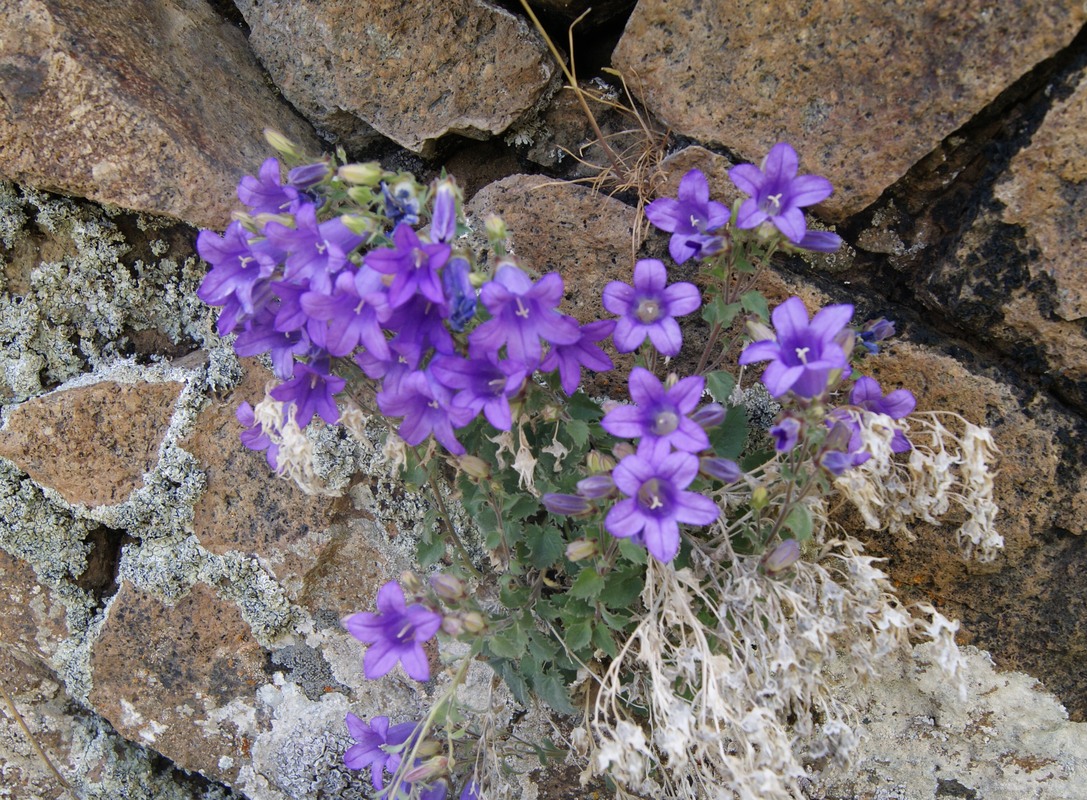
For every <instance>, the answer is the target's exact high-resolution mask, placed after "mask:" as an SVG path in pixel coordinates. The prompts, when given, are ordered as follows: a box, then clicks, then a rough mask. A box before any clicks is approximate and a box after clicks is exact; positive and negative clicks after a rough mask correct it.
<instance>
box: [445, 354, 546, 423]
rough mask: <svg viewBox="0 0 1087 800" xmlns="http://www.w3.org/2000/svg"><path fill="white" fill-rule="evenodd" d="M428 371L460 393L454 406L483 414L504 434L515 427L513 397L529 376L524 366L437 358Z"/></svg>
mask: <svg viewBox="0 0 1087 800" xmlns="http://www.w3.org/2000/svg"><path fill="white" fill-rule="evenodd" d="M427 369H429V370H430V371H431V373H432V374H433V375H434V377H435V378H437V379H438V381H439V382H440V383H441V384H442V385H444V386H446V387H448V388H449V389H454V390H457V393H456V395H454V396H453V405H454V406H458V407H461V408H467V409H468V410H469V411H471V412H472V417H475V416H476V415H477V414H479V412H480V411H482V412H483V414H484V416H486V417H487V421H488V422H489V423H491V424H492V425H493V426H494V427H496V428H497V429H498V430H500V431H508V430H509V429H510V427H511V426H512V425H513V419H512V416H511V412H510V398H511V397H513V396H514V395H516V394H517V393H518V392H519V391H521V387H522V386H523V385H524V383H525V378H527V377H528V374H529V370H528V369H526V368H525V366H524V365H523V364H519V363H517V362H515V361H503V362H498V363H496V362H494V361H492V360H491V359H488V358H471V359H464V358H458V357H457V356H436V357H435V358H434V360H433V361H431V362H430V365H429V366H428V367H427Z"/></svg>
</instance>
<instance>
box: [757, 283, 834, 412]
mask: <svg viewBox="0 0 1087 800" xmlns="http://www.w3.org/2000/svg"><path fill="white" fill-rule="evenodd" d="M852 316H853V306H851V305H835V306H826V307H825V308H823V309H822V310H820V311H819V312H818V313H817V314H816V315H815V317H813V318H812V319H811V320H810V321H809V320H808V312H807V309H805V308H804V302H803V301H802V300H801V299H800V298H799V297H790V298H789V299H788V300H786V301H785V302H784V303H782V304H781V305H779V306H778V307H777V308H775V309H774V311H773V313H772V314H771V315H770V318H771V319H772V320H773V323H774V328H775V329H776V338H775V339H763V340H761V341H757V342H752V343H750V344H749V345H747V347H745V348H744V350H743V352H742V353H741V354H740V358H739V363H740V364H754V363H756V362H758V361H770V364H769V366H767V367H766V371H765V372H764V373H763V376H762V382H763V383H764V384H765V385H766V388H767V390H769V392H770V394H771V395H772V396H774V397H781V396H782V395H784V394H785V393H786V392H789V391H792V392H794V393H796V394H797V395H798V396H800V397H817V396H819V395H820V394H822V393H823V392H824V391H825V390H826V388H827V384H828V382H829V381H830V378H831V374H832V373H833V372H834V371H835V370H843V369H846V367H847V366H848V364H849V360H848V359H847V358H846V354H845V351H844V350H843V349H842V345H841V344H840V343H839V342H838V341H836V338H837V337H838V336H839V334H841V332H842V331H843V330H844V329H845V326H846V325H847V324H848V323H849V319H850V317H852Z"/></svg>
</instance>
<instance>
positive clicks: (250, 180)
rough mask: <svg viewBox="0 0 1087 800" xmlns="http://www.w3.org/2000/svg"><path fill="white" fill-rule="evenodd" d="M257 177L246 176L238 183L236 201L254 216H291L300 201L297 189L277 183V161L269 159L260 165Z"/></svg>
mask: <svg viewBox="0 0 1087 800" xmlns="http://www.w3.org/2000/svg"><path fill="white" fill-rule="evenodd" d="M258 175H259V177H256V178H254V177H252V176H251V175H246V176H245V177H244V178H242V179H241V181H240V182H239V183H238V199H239V200H241V201H242V203H244V204H245V205H247V206H249V210H250V211H251V212H252V213H254V214H292V213H294V212H295V211H297V210H298V207H299V206H300V205H301V203H302V200H301V199H300V197H299V192H298V189H296V188H295V187H294V186H284V185H283V184H281V183H280V181H279V161H278V160H277V159H275V158H269V159H266V160H265V161H264V163H263V164H261V165H260V172H259V173H258Z"/></svg>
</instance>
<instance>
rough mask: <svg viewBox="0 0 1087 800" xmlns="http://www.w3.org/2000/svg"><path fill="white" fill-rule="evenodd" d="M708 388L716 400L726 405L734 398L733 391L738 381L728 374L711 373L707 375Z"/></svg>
mask: <svg viewBox="0 0 1087 800" xmlns="http://www.w3.org/2000/svg"><path fill="white" fill-rule="evenodd" d="M706 388H707V389H709V390H710V394H711V395H713V399H714V400H716V401H717V402H718V403H721V404H725V403H727V402H728V399H729V398H730V397H732V390H733V389H735V388H736V379H735V378H733V377H732V376H731V375H730V374H729V373H727V372H711V373H709V374H708V375H706Z"/></svg>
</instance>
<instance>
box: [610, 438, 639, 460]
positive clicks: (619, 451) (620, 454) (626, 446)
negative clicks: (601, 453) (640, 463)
mask: <svg viewBox="0 0 1087 800" xmlns="http://www.w3.org/2000/svg"><path fill="white" fill-rule="evenodd" d="M636 452H638V451H637V450H635V449H634V445H632V444H631V443H630V442H619V444H617V445H615V447H613V448H612V449H611V454H612V455H613V456H615V458H616V459H618V460H619V461H622V460H623V459H624V458H626V457H627V456H632V455H634V454H635V453H636Z"/></svg>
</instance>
